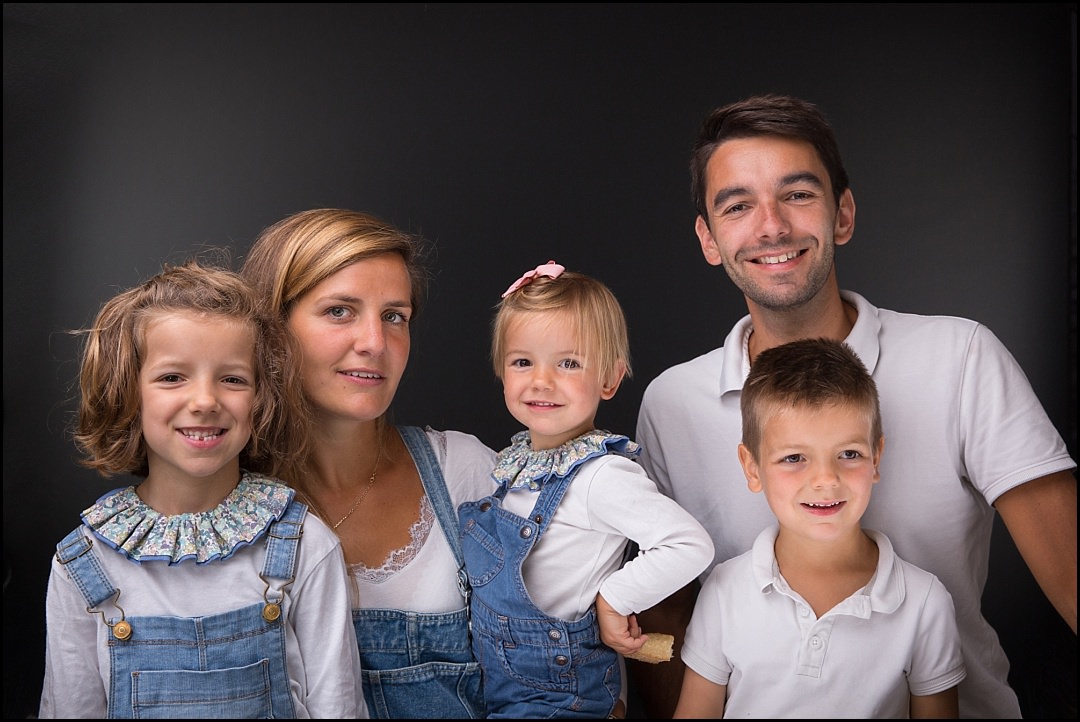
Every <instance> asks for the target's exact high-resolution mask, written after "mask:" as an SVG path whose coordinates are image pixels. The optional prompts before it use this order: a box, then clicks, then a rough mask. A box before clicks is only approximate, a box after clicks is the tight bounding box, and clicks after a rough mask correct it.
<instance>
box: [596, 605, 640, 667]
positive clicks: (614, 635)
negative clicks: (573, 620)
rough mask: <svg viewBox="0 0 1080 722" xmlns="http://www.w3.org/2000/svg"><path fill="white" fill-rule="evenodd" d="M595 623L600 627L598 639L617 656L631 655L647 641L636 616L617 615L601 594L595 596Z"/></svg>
mask: <svg viewBox="0 0 1080 722" xmlns="http://www.w3.org/2000/svg"><path fill="white" fill-rule="evenodd" d="M596 621H597V622H598V623H599V625H600V639H601V640H603V642H604V644H606V645H607V646H609V647H611V648H612V649H614V650H615V651H616V652H618V653H619V654H623V655H626V654H633V653H634V652H637V651H638V650H640V649H641V648H642V647H644V646H645V642H647V641H648V639H649V636H648V635H647V634H642V633H641V627H639V626H638V623H637V616H636V615H633V614H631V615H626V614H619V613H618V612H617V611H615V610H614V609H613V608H612V606H611V605H610V604H608V602H607V600H606V599H604V597H603V595H601V594H597V595H596Z"/></svg>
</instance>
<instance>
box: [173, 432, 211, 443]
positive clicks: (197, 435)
mask: <svg viewBox="0 0 1080 722" xmlns="http://www.w3.org/2000/svg"><path fill="white" fill-rule="evenodd" d="M180 433H182V434H183V435H184V436H186V437H188V438H189V439H195V440H196V441H209V440H210V439H216V438H217V437H219V436H221V432H220V431H181V432H180Z"/></svg>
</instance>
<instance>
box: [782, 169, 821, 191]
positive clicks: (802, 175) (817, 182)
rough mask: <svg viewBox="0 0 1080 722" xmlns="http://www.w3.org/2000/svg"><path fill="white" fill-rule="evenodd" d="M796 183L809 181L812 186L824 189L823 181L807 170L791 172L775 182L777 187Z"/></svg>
mask: <svg viewBox="0 0 1080 722" xmlns="http://www.w3.org/2000/svg"><path fill="white" fill-rule="evenodd" d="M798 183H809V184H810V185H812V186H816V187H817V188H819V189H821V190H825V183H824V181H822V180H821V179H820V178H818V176H817V174H816V173H811V172H810V171H808V170H803V171H799V172H798V173H792V174H791V175H786V176H784V177H783V178H781V179H780V183H778V184H777V188H784V187H786V186H791V185H796V184H798Z"/></svg>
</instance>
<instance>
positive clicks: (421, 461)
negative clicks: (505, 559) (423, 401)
mask: <svg viewBox="0 0 1080 722" xmlns="http://www.w3.org/2000/svg"><path fill="white" fill-rule="evenodd" d="M398 431H399V432H400V433H401V438H402V439H404V440H405V445H406V446H407V447H409V453H410V454H411V455H412V458H413V462H414V463H415V464H416V468H417V470H418V471H419V472H420V481H421V483H423V485H424V493H425V494H427V497H428V501H430V502H431V506H432V508H433V509H434V510H435V516H436V518H437V519H438V520H439V526H441V527H442V530H443V534H444V535H445V536H446V541H447V542H449V543H450V549H451V550H452V551H453V552H454V559H456V560H457V564H458V590H459V591H460V592H461V596H463V597H464V598H465V605H466V607H467V606H468V603H469V594H470V591H471V590H470V589H469V575H468V574H466V573H465V558H464V557H463V556H462V554H461V542H460V541H458V516H457V512H456V511H455V510H454V504H453V502H452V501H450V491H449V490H448V489H447V488H446V480H445V479H444V478H443V474H442V469H440V468H439V462H438V459H436V458H435V450H434V449H432V448H431V444H430V443H429V442H428V438H427V434H425V433H424V430H423V429H421V428H420V427H419V426H400V427H398Z"/></svg>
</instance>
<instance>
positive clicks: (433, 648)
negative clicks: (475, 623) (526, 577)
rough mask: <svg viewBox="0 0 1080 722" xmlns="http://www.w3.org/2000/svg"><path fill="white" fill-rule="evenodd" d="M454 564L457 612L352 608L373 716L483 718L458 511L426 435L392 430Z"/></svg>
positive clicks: (412, 430)
mask: <svg viewBox="0 0 1080 722" xmlns="http://www.w3.org/2000/svg"><path fill="white" fill-rule="evenodd" d="M398 431H399V432H400V433H401V438H402V439H404V440H405V444H406V446H408V448H409V453H410V454H411V455H412V457H413V461H414V462H415V463H416V468H417V470H418V471H419V472H420V480H421V482H423V484H424V493H426V494H427V497H428V500H429V501H430V502H431V505H432V507H433V508H434V510H435V515H436V517H437V519H438V521H439V526H441V527H442V530H443V533H444V534H445V535H446V538H447V540H448V541H449V542H450V548H451V549H453V550H454V556H455V558H456V559H457V562H458V587H459V588H460V589H461V594H462V597H463V598H464V605H463V606H462V608H461V609H459V610H457V611H455V612H446V613H426V612H410V611H404V610H399V609H354V610H353V626H354V627H355V628H356V639H357V642H358V644H359V645H360V666H361V675H362V678H363V683H364V699H365V700H366V701H367V706H368V711H369V713H370V714H371V716H372V717H373V718H376V719H406V718H413V719H450V718H462V719H469V718H482V717H483V716H484V699H483V690H482V680H481V675H480V665H479V664H477V662H476V660H475V659H474V658H473V653H472V648H471V646H470V643H469V587H468V580H467V577H466V576H465V572H464V569H463V567H464V563H463V561H462V556H461V548H460V546H459V545H458V539H457V533H456V532H457V516H456V515H455V514H454V507H453V504H452V503H451V501H450V493H449V491H447V488H446V482H445V481H444V480H443V475H442V470H441V469H440V468H439V464H438V460H437V459H436V457H435V452H434V450H433V449H432V448H431V444H430V443H428V439H427V435H426V434H425V433H424V431H423V429H421V428H419V427H417V426H401V427H398Z"/></svg>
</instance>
